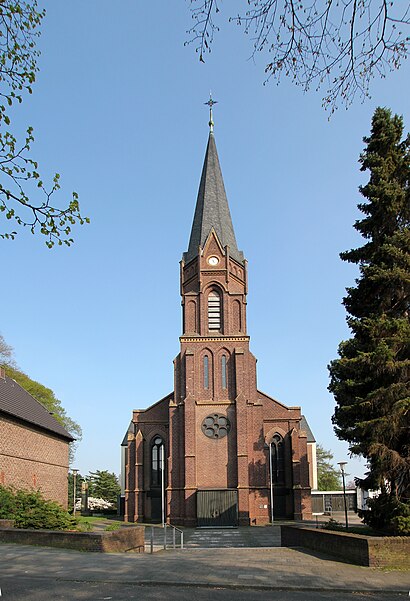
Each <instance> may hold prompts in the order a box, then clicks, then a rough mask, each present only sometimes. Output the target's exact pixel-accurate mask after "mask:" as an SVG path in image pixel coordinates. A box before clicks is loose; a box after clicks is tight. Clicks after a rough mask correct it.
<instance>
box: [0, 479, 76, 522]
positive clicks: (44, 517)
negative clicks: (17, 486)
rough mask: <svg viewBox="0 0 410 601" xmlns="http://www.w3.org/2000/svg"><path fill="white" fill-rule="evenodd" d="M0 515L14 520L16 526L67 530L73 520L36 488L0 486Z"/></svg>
mask: <svg viewBox="0 0 410 601" xmlns="http://www.w3.org/2000/svg"><path fill="white" fill-rule="evenodd" d="M0 517H2V518H6V519H7V518H8V519H13V520H15V523H14V525H15V527H16V528H35V529H39V528H42V529H45V530H69V529H73V528H74V527H75V520H74V519H73V518H72V517H71V516H70V515H69V513H68V512H67V511H65V510H64V509H63V508H62V507H61V506H60V505H59V504H58V503H55V502H54V501H47V500H46V499H44V497H43V496H42V494H41V493H40V491H38V490H13V489H12V488H6V487H4V486H0Z"/></svg>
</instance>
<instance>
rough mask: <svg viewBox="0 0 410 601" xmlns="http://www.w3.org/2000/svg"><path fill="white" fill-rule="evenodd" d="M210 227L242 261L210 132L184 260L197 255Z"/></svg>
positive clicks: (220, 240) (213, 140)
mask: <svg viewBox="0 0 410 601" xmlns="http://www.w3.org/2000/svg"><path fill="white" fill-rule="evenodd" d="M212 228H214V230H215V232H216V234H217V236H218V238H219V242H220V243H221V244H222V247H225V246H226V245H228V246H229V254H230V256H231V257H233V258H234V259H235V260H236V261H238V262H239V263H242V262H243V252H242V251H240V250H238V246H237V244H236V238H235V232H234V230H233V225H232V219H231V213H230V211H229V205H228V199H227V198H226V192H225V186H224V182H223V178H222V172H221V167H220V165H219V159H218V153H217V150H216V144H215V138H214V135H213V133H212V132H210V134H209V139H208V146H207V148H206V154H205V160H204V166H203V169H202V175H201V182H200V184H199V191H198V198H197V201H196V208H195V214H194V221H193V223H192V230H191V237H190V240H189V245H188V251H187V252H186V253H184V260H185V262H186V263H188V262H189V261H191V260H192V259H194V258H195V257H196V256H197V254H198V247H199V246H200V247H201V248H203V247H204V244H205V242H206V239H207V237H208V235H209V233H210V231H211V229H212Z"/></svg>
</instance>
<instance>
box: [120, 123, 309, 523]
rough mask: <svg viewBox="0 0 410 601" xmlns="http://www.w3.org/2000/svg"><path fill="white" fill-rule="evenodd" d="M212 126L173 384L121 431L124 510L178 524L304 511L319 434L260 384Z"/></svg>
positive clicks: (184, 268)
mask: <svg viewBox="0 0 410 601" xmlns="http://www.w3.org/2000/svg"><path fill="white" fill-rule="evenodd" d="M212 126H213V123H212V118H211V120H210V129H211V131H210V134H209V140H208V146H207V149H206V155H205V161H204V165H203V170H202V176H201V182H200V186H199V192H198V198H197V203H196V209H195V214H194V220H193V225H192V231H191V236H190V241H189V245H188V250H187V252H185V253H184V254H183V258H182V261H181V271H180V280H181V296H182V314H183V331H182V336H181V337H180V345H181V346H180V352H179V354H178V355H177V357H176V358H175V360H174V374H175V375H174V390H173V391H172V392H171V393H170V394H169V395H167V396H166V397H165V398H163V399H161V400H159V401H158V402H157V403H155V404H154V405H152V406H151V407H149V408H148V409H144V410H135V411H133V414H132V420H131V423H130V427H129V428H128V431H127V434H126V437H125V439H124V441H123V449H124V451H125V452H124V467H123V471H124V476H125V519H126V520H128V521H131V522H140V521H147V520H153V521H155V520H161V518H163V519H165V520H167V521H168V522H170V523H172V524H182V525H185V526H194V525H200V526H235V525H248V524H263V523H267V522H269V521H270V520H271V519H272V517H273V518H274V519H275V518H284V517H288V518H295V519H308V518H310V517H311V495H310V491H311V485H312V482H311V480H312V473H314V471H315V469H314V468H315V466H312V465H309V457H310V458H312V457H313V455H314V454H312V452H310V453H309V454H308V445H309V444H310V445H312V444H314V439H313V437H312V436H311V433H310V430H309V432H307V429H308V426H307V422H306V420H305V419H303V420H302V414H301V409H300V407H287V406H286V405H284V404H282V403H280V402H279V401H278V400H276V399H275V398H273V397H272V396H270V395H267V394H265V393H264V392H261V391H260V390H258V387H257V382H256V359H255V357H254V356H253V355H252V353H251V352H250V350H249V335H248V331H247V324H246V304H247V300H246V296H247V291H248V278H247V261H246V259H245V258H244V255H243V253H242V251H240V250H239V249H238V247H237V243H236V238H235V233H234V229H233V226H232V220H231V215H230V211H229V206H228V201H227V197H226V194H225V188H224V183H223V179H222V174H221V169H220V165H219V159H218V154H217V150H216V145H215V139H214V134H213V127H212ZM309 434H310V440H309V441H308V435H309ZM311 461H312V459H311ZM309 471H310V473H311V476H310V477H309Z"/></svg>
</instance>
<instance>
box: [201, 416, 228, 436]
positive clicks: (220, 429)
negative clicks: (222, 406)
mask: <svg viewBox="0 0 410 601" xmlns="http://www.w3.org/2000/svg"><path fill="white" fill-rule="evenodd" d="M201 429H202V432H203V433H204V434H205V436H206V437H207V438H224V437H225V436H227V435H228V433H229V430H230V429H231V424H230V422H229V419H228V418H227V417H226V415H221V414H220V413H213V414H212V415H208V416H207V417H206V418H205V419H204V421H203V422H202V426H201Z"/></svg>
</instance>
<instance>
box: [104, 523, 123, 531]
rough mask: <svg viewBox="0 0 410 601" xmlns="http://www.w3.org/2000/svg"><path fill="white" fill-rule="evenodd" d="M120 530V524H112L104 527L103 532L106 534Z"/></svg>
mask: <svg viewBox="0 0 410 601" xmlns="http://www.w3.org/2000/svg"><path fill="white" fill-rule="evenodd" d="M120 528H121V524H120V523H118V522H117V523H114V524H108V526H106V528H105V531H106V532H113V531H114V530H119V529H120Z"/></svg>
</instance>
